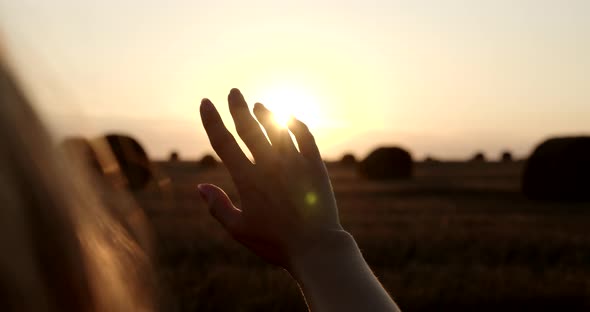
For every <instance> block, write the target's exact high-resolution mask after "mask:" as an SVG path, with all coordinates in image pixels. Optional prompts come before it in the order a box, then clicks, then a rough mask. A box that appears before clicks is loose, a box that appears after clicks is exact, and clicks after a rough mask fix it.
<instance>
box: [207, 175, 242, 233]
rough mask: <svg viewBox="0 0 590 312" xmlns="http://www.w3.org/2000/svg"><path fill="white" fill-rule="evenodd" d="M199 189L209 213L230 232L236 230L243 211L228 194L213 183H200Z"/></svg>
mask: <svg viewBox="0 0 590 312" xmlns="http://www.w3.org/2000/svg"><path fill="white" fill-rule="evenodd" d="M197 189H198V190H199V194H200V195H201V197H202V198H203V199H204V200H205V202H207V206H209V213H211V215H212V216H213V217H214V218H215V219H217V221H219V223H221V225H223V227H224V228H225V229H226V230H228V231H229V232H230V233H231V232H234V231H236V230H237V226H238V224H239V221H240V217H241V213H242V212H241V211H240V210H239V209H238V208H236V206H234V204H233V203H232V201H231V199H229V197H228V196H227V194H226V193H225V192H224V191H223V190H222V189H221V188H219V187H217V186H215V185H213V184H199V185H198V186H197Z"/></svg>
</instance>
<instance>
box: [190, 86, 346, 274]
mask: <svg viewBox="0 0 590 312" xmlns="http://www.w3.org/2000/svg"><path fill="white" fill-rule="evenodd" d="M228 102H229V109H230V112H231V115H232V117H233V120H234V123H235V126H236V130H237V132H238V134H239V136H240V138H241V139H242V140H243V141H244V143H245V144H246V146H247V147H248V149H250V151H251V153H252V155H253V157H254V162H255V163H254V164H253V163H252V162H250V160H249V159H248V158H247V157H246V155H244V153H243V152H242V150H241V149H240V147H239V146H238V143H237V142H236V140H235V138H234V137H233V136H232V134H231V133H230V132H229V131H228V130H227V128H226V127H225V125H224V124H223V121H222V120H221V117H220V116H219V113H218V112H217V110H216V109H215V106H213V104H212V103H211V102H210V101H209V100H208V99H203V101H202V102H201V118H202V121H203V126H204V127H205V130H206V131H207V135H208V136H209V140H210V142H211V145H212V146H213V149H214V150H215V152H216V153H217V155H219V157H220V158H221V160H222V161H223V162H224V164H225V165H226V167H227V169H228V170H229V173H230V174H231V177H232V179H233V181H234V183H235V185H236V188H237V190H238V192H239V195H240V202H241V205H240V207H236V206H235V205H234V204H233V203H232V202H231V200H230V199H229V198H228V196H227V195H226V194H225V192H223V190H221V189H220V188H218V187H216V186H214V185H211V184H201V185H199V187H198V188H199V192H200V193H201V195H202V196H203V197H204V199H205V200H206V201H207V203H208V204H209V209H210V212H211V214H212V215H213V216H214V217H215V218H216V219H217V220H218V221H219V222H220V223H221V224H222V225H223V226H224V227H225V229H226V230H227V231H228V232H229V233H230V234H231V235H232V237H234V238H235V239H236V240H237V241H239V242H240V243H242V244H244V245H245V246H246V247H248V248H249V249H250V250H252V251H253V252H254V253H256V254H257V255H259V256H261V257H262V258H264V259H265V260H267V261H269V262H271V263H274V264H277V265H280V266H282V267H284V268H286V269H287V270H290V271H291V270H292V269H293V267H294V266H295V265H296V262H297V260H298V259H303V258H304V257H305V256H306V254H307V253H308V252H309V251H310V250H312V249H313V248H314V246H316V245H318V244H319V243H320V241H321V240H323V239H326V238H327V237H330V236H332V234H334V233H341V232H344V231H343V229H342V227H341V225H340V221H339V218H338V210H337V207H336V201H335V199H334V193H333V191H332V186H331V185H330V180H329V178H328V174H327V172H326V168H325V166H324V163H323V161H322V158H321V156H320V152H319V150H318V148H317V146H316V143H315V141H314V137H313V135H312V134H311V133H310V131H309V129H308V128H307V126H306V125H305V124H304V123H303V122H301V121H299V120H296V119H293V120H291V122H290V123H289V125H288V128H289V130H291V132H292V133H293V135H294V136H295V139H296V140H297V145H298V146H299V150H298V149H297V148H296V147H295V144H294V143H293V141H292V140H291V136H290V134H289V130H287V129H285V128H282V127H280V126H279V125H278V124H277V123H276V122H274V120H273V117H272V113H271V112H270V111H269V110H268V109H266V108H265V107H264V106H263V105H262V104H259V103H256V105H254V115H255V116H256V119H254V117H253V116H252V114H250V111H249V109H248V105H247V103H246V101H245V100H244V97H243V96H242V94H241V93H240V91H239V90H238V89H232V90H231V92H230V93H229V96H228ZM257 120H258V121H257ZM259 123H260V124H262V126H263V127H264V129H265V131H266V133H267V135H268V138H269V139H268V140H267V138H266V136H265V135H264V133H263V131H262V129H261V128H260V125H259Z"/></svg>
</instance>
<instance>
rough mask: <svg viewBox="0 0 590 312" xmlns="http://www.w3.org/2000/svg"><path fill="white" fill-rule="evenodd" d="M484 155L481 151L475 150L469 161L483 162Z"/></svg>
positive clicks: (484, 159)
mask: <svg viewBox="0 0 590 312" xmlns="http://www.w3.org/2000/svg"><path fill="white" fill-rule="evenodd" d="M485 161H486V155H485V154H484V153H483V152H477V153H475V155H473V157H471V162H485Z"/></svg>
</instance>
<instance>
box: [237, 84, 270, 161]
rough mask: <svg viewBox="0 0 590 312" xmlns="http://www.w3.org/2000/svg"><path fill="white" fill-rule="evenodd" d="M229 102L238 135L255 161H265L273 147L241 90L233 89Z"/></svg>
mask: <svg viewBox="0 0 590 312" xmlns="http://www.w3.org/2000/svg"><path fill="white" fill-rule="evenodd" d="M227 100H228V102H229V111H230V113H231V115H232V117H233V119H234V123H235V124H236V130H237V132H238V135H239V136H240V138H242V140H243V141H244V143H245V144H246V146H248V149H250V152H252V156H254V159H257V160H259V161H265V160H266V159H268V158H267V157H269V155H270V152H271V147H270V144H269V142H268V140H267V139H266V137H265V136H264V133H262V129H260V125H259V124H258V122H257V121H256V120H255V119H254V117H252V114H250V110H249V109H248V104H247V103H246V100H244V96H243V95H242V93H240V90H238V89H231V91H230V92H229V95H228V97H227Z"/></svg>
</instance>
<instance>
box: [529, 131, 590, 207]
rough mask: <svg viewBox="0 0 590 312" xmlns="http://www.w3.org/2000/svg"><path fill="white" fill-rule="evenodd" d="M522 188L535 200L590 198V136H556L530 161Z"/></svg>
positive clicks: (547, 141) (588, 199)
mask: <svg viewBox="0 0 590 312" xmlns="http://www.w3.org/2000/svg"><path fill="white" fill-rule="evenodd" d="M522 191H523V193H524V195H525V196H526V197H528V198H529V199H535V200H555V201H590V136H583V137H563V138H552V139H549V140H546V141H544V142H543V143H541V144H540V145H539V146H537V148H535V150H534V151H533V153H532V154H531V156H530V157H529V159H528V160H527V161H526V164H525V167H524V172H523V175H522Z"/></svg>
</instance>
